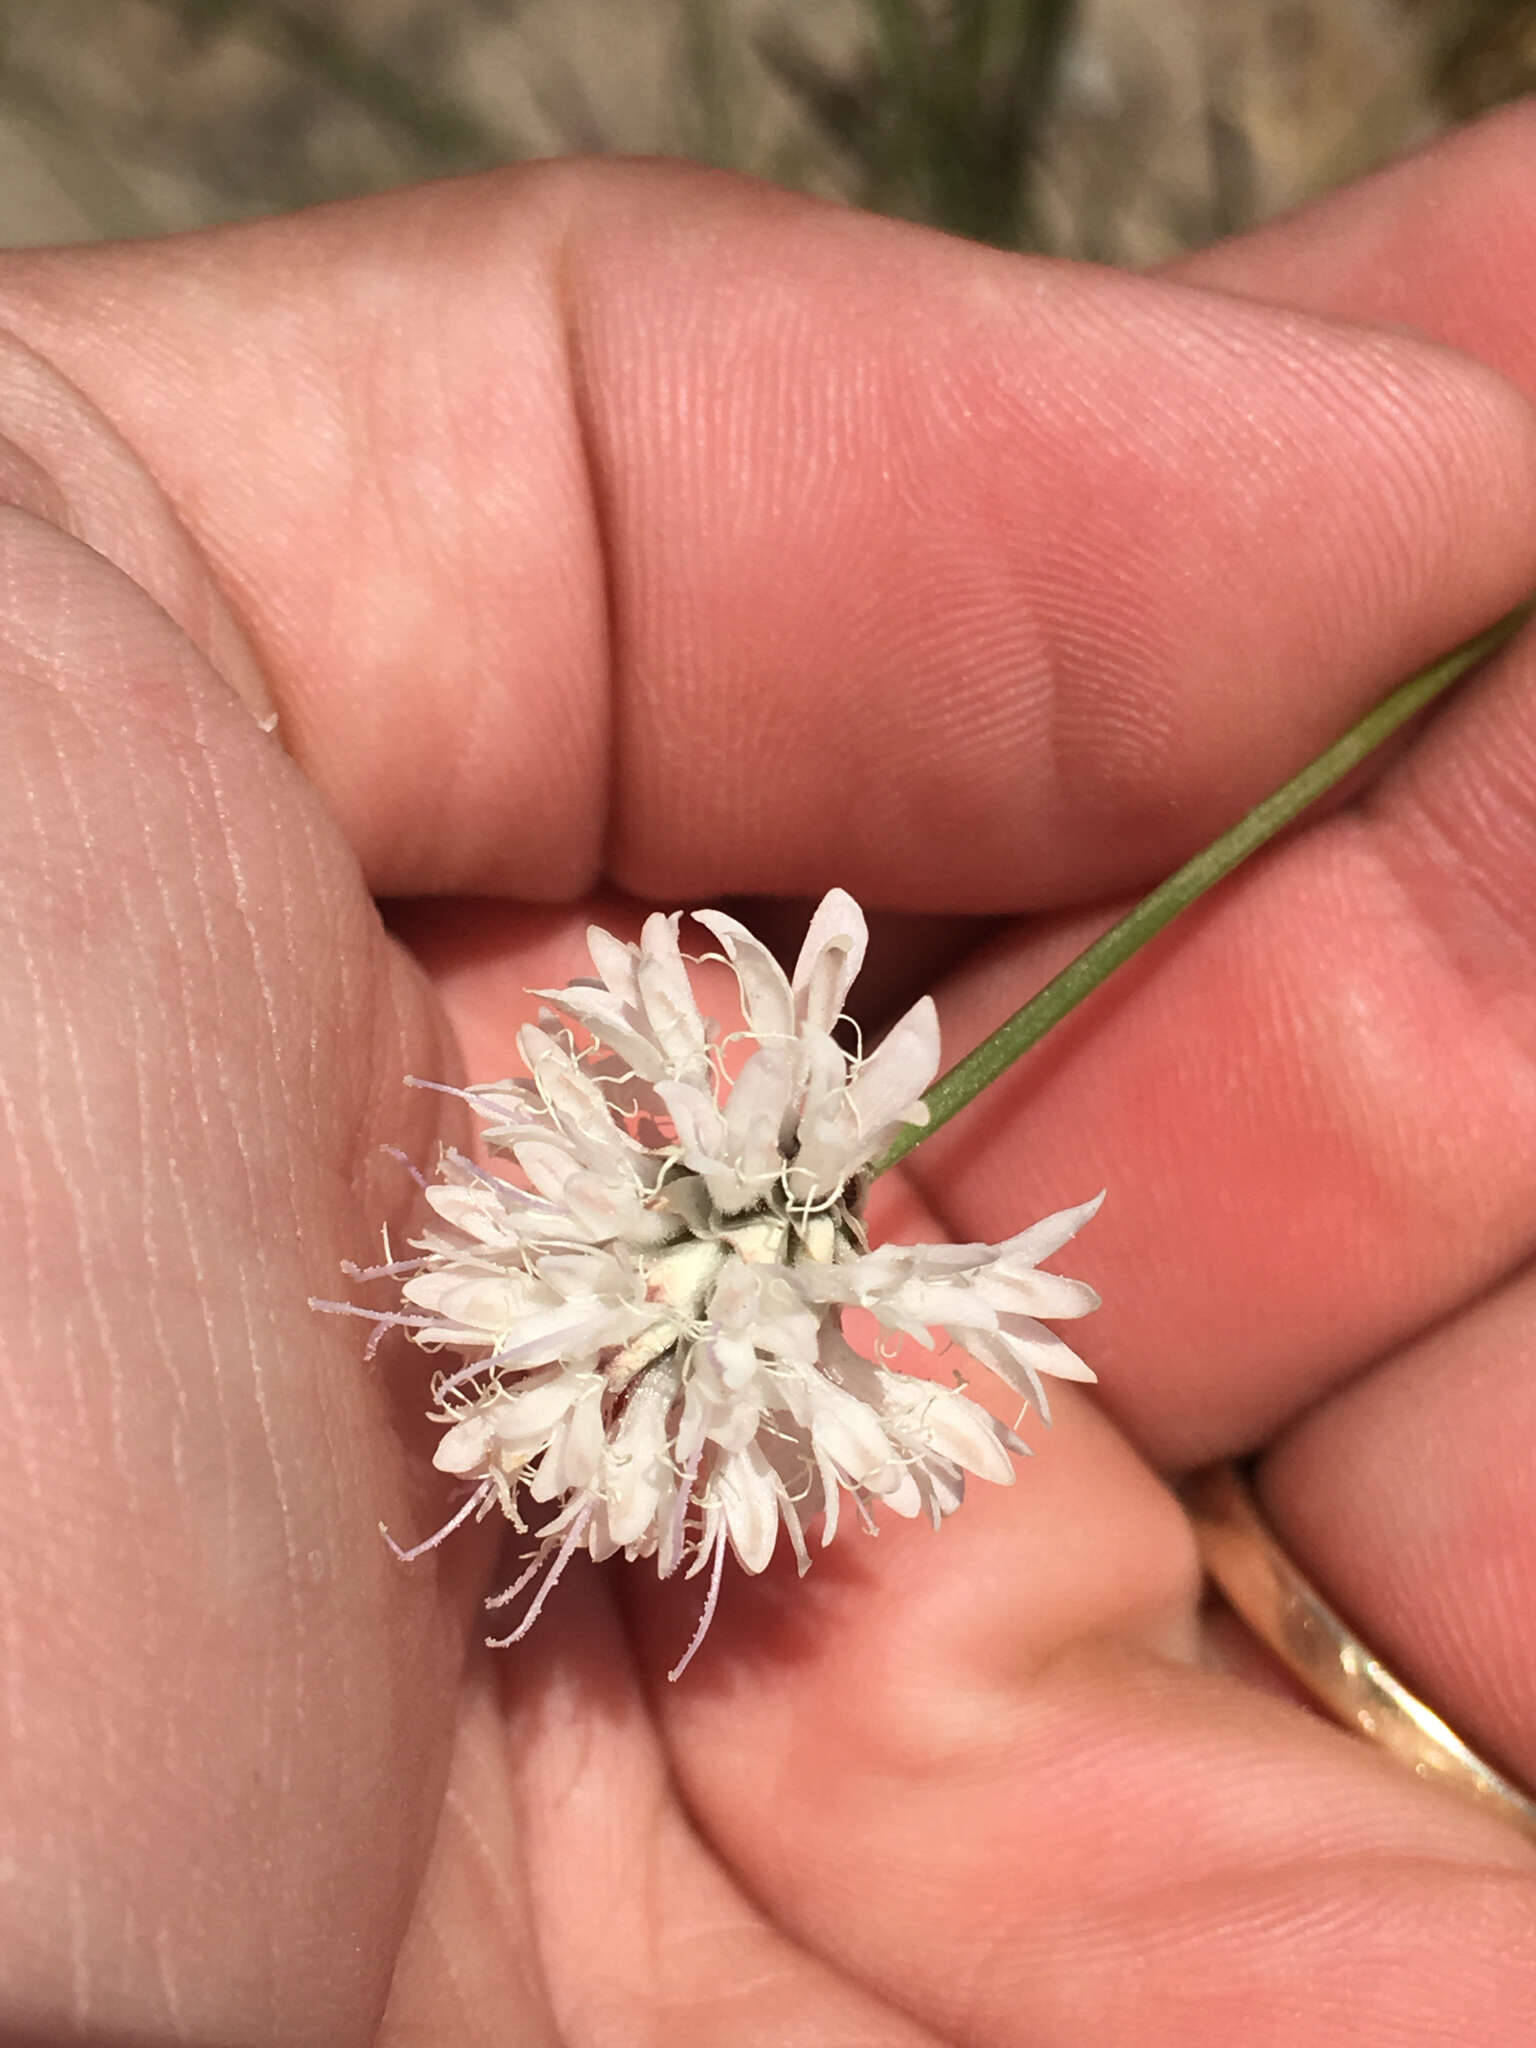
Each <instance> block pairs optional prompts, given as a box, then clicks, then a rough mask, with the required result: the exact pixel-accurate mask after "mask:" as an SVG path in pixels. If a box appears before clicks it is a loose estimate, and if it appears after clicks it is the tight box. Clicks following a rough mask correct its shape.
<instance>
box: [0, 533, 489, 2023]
mask: <svg viewBox="0 0 1536 2048" xmlns="http://www.w3.org/2000/svg"><path fill="white" fill-rule="evenodd" d="M0 549H3V573H0V594H3V612H0V644H3V649H4V668H5V688H4V690H3V692H0V721H3V724H4V733H3V737H0V755H3V758H4V759H5V761H6V763H7V767H8V773H9V777H10V783H9V787H10V809H9V811H8V814H7V820H6V828H5V831H4V834H3V837H0V867H3V886H0V919H3V923H4V937H5V946H4V950H5V957H6V960H7V962H8V963H9V966H10V971H9V972H8V973H7V974H6V975H5V976H3V977H0V1114H3V1116H4V1120H5V1128H6V1132H7V1145H6V1156H5V1165H4V1168H3V1171H0V1225H3V1230H4V1237H5V1242H6V1243H7V1245H8V1246H9V1247H10V1248H11V1259H10V1262H9V1264H8V1268H7V1315H6V1322H5V1329H4V1336H3V1343H0V1411H3V1415H4V1429H5V1440H6V1445H7V1452H8V1461H9V1471H10V1479H9V1483H8V1485H7V1487H6V1489H5V1493H4V1497H3V1506H0V1631H3V1637H4V1672H5V1680H4V1684H5V1711H6V1742H5V1747H4V1753H3V1759H0V1779H3V1789H0V1815H3V1822H0V1834H3V1854H0V1930H3V1932H0V1948H3V1951H4V1954H5V1956H6V1958H7V1962H6V1970H5V1981H4V1989H3V1991H0V2034H4V2035H6V2036H7V2037H10V2036H13V2035H14V2036H15V2037H17V2038H26V2039H34V2038H39V2039H40V2038H43V2037H45V2036H46V2037H47V2038H49V2039H53V2038H56V2037H57V2036H58V2035H59V2033H60V2031H61V2030H63V2031H68V2032H70V2033H71V2034H72V2035H73V2034H76V2033H81V2034H87V2033H88V2034H89V2035H90V2036H91V2037H92V2038H101V2039H106V2038H108V2037H110V2038H112V2039H124V2040H126V2039H129V2038H132V2039H135V2040H144V2041H151V2040H160V2039H170V2038H173V2037H174V2038H176V2039H179V2040H191V2039H196V2040H203V2041H216V2040H217V2041H226V2040H232V2039H235V2038H241V2039H249V2038H253V2032H252V2030H253V2029H255V2030H256V2032H258V2033H260V2034H262V2035H263V2036H264V2037H266V2038H271V2039H282V2040H284V2041H291V2042H294V2043H312V2044H314V2048H322V2044H324V2048H337V2044H352V2043H357V2044H361V2043H362V2042H364V2041H366V2040H369V2039H371V2038H372V2031H373V2026H374V2024H375V2021H376V2019H377V2015H378V2012H379V2010H380V2008H381V2006H382V2003H383V1999H384V1994H385V1990H386V1987H387V1982H388V1976H389V1966H390V1957H391V1953H392V1949H393V1945H394V1942H395V1940H396V1938H397V1936H398V1931H399V1926H400V1922H401V1919H402V1916H403V1902H404V1900H405V1899H406V1898H407V1897H408V1895H409V1890H410V1887H411V1885H412V1883H413V1882H414V1879H415V1876H416V1873H417V1869H418V1867H419V1863H420V1861H421V1859H422V1857H423V1856H424V1853H425V1849H426V1844H427V1837H428V1831H429V1825H430V1818H431V1813H432V1808H433V1803H434V1799H435V1796H436V1791H437V1786H438V1784H439V1782H440V1778H441V1772H442V1769H443V1766H444V1761H445V1754H446V1745H447V1736H448V1723H449V1716H450V1709H451V1694H452V1685H453V1674H454V1667H455V1662H456V1658H457V1655H458V1648H459V1643H460V1641H461V1631H462V1617H461V1616H460V1615H457V1614H455V1613H454V1612H453V1610H452V1608H451V1605H450V1604H449V1603H448V1602H447V1601H446V1600H445V1599H444V1598H443V1595H442V1586H441V1583H440V1581H439V1577H438V1575H437V1574H435V1573H434V1572H432V1571H431V1569H430V1567H429V1568H428V1570H427V1571H426V1572H425V1573H423V1574H420V1575H418V1576H417V1577H415V1578H414V1579H412V1578H411V1577H410V1576H409V1575H402V1574H401V1573H400V1572H399V1570H398V1569H397V1568H396V1566H395V1564H394V1561H393V1560H392V1559H390V1558H389V1557H388V1555H387V1553H386V1552H385V1550H384V1547H383V1545H382V1544H381V1543H380V1542H379V1540H378V1537H377V1534H376V1529H377V1524H378V1523H379V1521H380V1520H381V1519H387V1520H389V1521H391V1522H393V1523H396V1524H398V1523H399V1522H400V1520H401V1519H402V1517H403V1516H404V1515H406V1514H408V1513H409V1512H410V1511H411V1508H412V1505H413V1501H412V1498H411V1496H412V1493H413V1490H414V1487H415V1481H414V1479H413V1478H412V1477H408V1473H409V1472H410V1471H411V1469H412V1467H411V1463H410V1454H408V1452H407V1448H406V1446H405V1444H404V1442H403V1441H402V1437H403V1435H404V1433H405V1432H404V1423H403V1418H402V1415H401V1412H400V1408H401V1405H402V1404H400V1403H399V1402H397V1401H396V1400H393V1399H392V1398H391V1396H390V1393H389V1388H388V1383H387V1381H386V1380H385V1379H384V1377H383V1374H382V1369H381V1368H380V1367H375V1368H373V1369H372V1370H369V1371H365V1370H363V1369H362V1368H361V1367H360V1365H359V1351H360V1348H361V1347H360V1342H359V1339H358V1337H357V1336H356V1335H354V1331H355V1329H356V1326H355V1325H352V1324H350V1323H349V1324H342V1323H340V1322H339V1321H333V1320H322V1319H320V1318H318V1317H316V1316H315V1315H314V1314H313V1313H312V1312H311V1311H310V1309H309V1308H308V1307H307V1305H306V1302H307V1297H308V1296H310V1295H311V1294H317V1293H325V1294H334V1293H336V1292H337V1291H338V1286H339V1285H344V1284H345V1283H344V1282H342V1281H341V1278H340V1275H339V1274H338V1273H337V1271H336V1268H337V1266H338V1264H339V1262H340V1260H341V1258H342V1257H344V1256H351V1257H352V1258H354V1259H355V1258H359V1257H363V1258H366V1257H367V1256H369V1254H370V1252H371V1251H372V1246H371V1245H369V1244H368V1243H367V1242H359V1241H358V1238H357V1234H356V1233H357V1228H358V1226H357V1225H356V1223H355V1222H354V1217H355V1216H356V1215H357V1213H358V1210H359V1207H360V1206H361V1207H362V1208H363V1209H364V1210H365V1211H366V1212H367V1213H369V1214H370V1215H383V1214H388V1213H389V1211H390V1210H391V1208H394V1209H398V1208H399V1207H401V1206H402V1205H401V1204H400V1202H399V1199H398V1196H397V1195H392V1193H391V1191H390V1184H389V1183H388V1182H387V1181H386V1180H385V1179H384V1177H383V1175H382V1174H381V1173H380V1171H379V1168H378V1166H377V1164H376V1161H375V1156H374V1148H375V1146H376V1144H377V1137H378V1135H379V1134H376V1133H375V1131H374V1130H373V1128H372V1124H373V1120H374V1119H375V1118H376V1117H377V1118H380V1119H386V1118H387V1119H388V1121H389V1122H390V1123H392V1124H393V1126H394V1129H393V1131H392V1133H391V1134H392V1135H394V1136H396V1137H397V1138H398V1139H399V1141H400V1142H402V1143H405V1144H419V1145H423V1146H424V1145H426V1144H427V1143H428V1142H429V1131H430V1128H431V1124H430V1122H429V1119H428V1117H427V1116H426V1115H424V1114H423V1110H424V1108H425V1106H426V1105H425V1101H424V1099H423V1098H417V1099H416V1101H415V1103H414V1104H413V1103H412V1101H411V1100H409V1099H407V1100H405V1101H402V1100H401V1091H400V1088H399V1081H398V1076H399V1074H400V1072H401V1070H402V1069H403V1068H405V1067H408V1066H412V1065H417V1064H426V1063H432V1062H436V1063H442V1062H444V1061H445V1060H446V1059H447V1058H448V1052H447V1048H446V1046H445V1044H444V1042H443V1035H442V1033H441V1031H440V1029H439V1027H438V1026H437V1025H436V1024H435V1022H434V1021H433V1018H432V1016H431V1013H430V1012H429V1010H428V1008H427V1006H426V1003H425V1001H424V998H423V994H422V990H421V987H420V984H419V980H418V978H417V977H416V976H415V975H414V973H412V972H410V971H408V970H407V968H406V967H405V964H404V962H403V960H402V958H401V957H400V956H399V955H397V954H394V953H392V952H391V951H390V949H389V948H388V947H387V946H386V945H385V944H384V942H383V941H382V938H381V936H380V934H379V931H378V927H377V922H376V920H375V918H374V917H373V914H372V911H371V908H370V906H369V904H368V902H367V898H366V896H365V894H364V892H363V890H362V887H361V884H360V880H359V877H358V875H357V873H356V870H355V865H354V864H353V862H352V861H351V859H350V856H349V855H348V854H347V852H346V850H345V848H344V847H343V846H342V845H341V843H340V841H339V840H338V839H337V837H336V835H335V833H334V831H333V829H332V828H331V827H330V826H329V824H328V822H327V821H326V819H325V818H324V815H323V813H322V811H321V809H320V807H319V805H318V803H317V802H316V801H315V799H314V796H313V792H311V791H309V790H308V789H307V788H306V787H305V785H304V784H303V781H302V779H301V778H300V777H299V776H298V775H297V774H296V773H295V772H294V770H293V768H292V766H291V764H290V763H288V762H287V761H286V760H285V759H284V758H283V756H282V754H281V751H280V749H278V748H277V747H276V746H275V744H274V743H273V742H272V741H270V740H269V739H267V738H265V737H264V736H263V735H262V734H261V733H260V732H259V731H258V730H257V728H256V727H255V725H254V724H253V723H252V721H251V718H250V715H249V712H248V711H247V710H246V709H245V708H244V707H242V706H241V705H240V704H239V703H238V702H237V700H236V699H235V697H234V696H233V695H232V694H230V693H229V692H228V691H227V690H226V688H225V686H224V685H223V684H222V683H221V682H219V681H218V679H217V678H215V677H214V676H213V675H212V674H211V673H210V672H209V671H208V669H207V667H206V665H205V663H203V661H202V660H201V659H200V658H199V657H198V656H197V655H196V654H195V653H194V652H193V650H192V649H191V647H190V645H189V644H188V643H187V642H186V641H185V640H184V639H183V638H182V637H181V635H180V634H179V633H178V632H177V631H176V630H175V628H174V627H173V626H172V625H171V623H170V621H169V619H168V618H167V616H166V614H165V613H164V612H163V611H162V610H160V609H159V608H158V607H157V606H156V605H154V604H153V603H151V602H150V601H149V600H148V599H147V598H146V597H145V596H144V595H143V594H142V592H140V591H138V590H137V589H135V588H134V586H133V585H132V584H130V583H129V582H128V581H127V579H126V578H125V577H123V576H122V575H120V574H119V573H118V571H116V570H115V569H113V568H111V567H110V566H109V565H108V564H107V563H105V562H104V561H103V560H102V559H101V557H100V556H99V555H98V554H97V553H95V552H94V551H92V550H91V549H90V548H87V547H85V546H82V545H80V544H79V543H77V542H75V541H73V540H70V539H67V538H66V537H65V536H64V535H62V534H61V533H59V532H58V531H57V530H56V529H55V528H53V527H50V526H46V525H43V524H42V523H40V522H39V521H37V520H35V519H33V518H31V517H29V516H27V515H24V514H21V513H17V512H7V513H5V514H4V515H0ZM391 1173H393V1169H391ZM402 1181H403V1177H397V1179H396V1185H399V1184H400V1183H401V1182H402ZM403 1405H404V1407H405V1409H406V1410H407V1411H408V1410H409V1409H410V1408H412V1407H414V1406H415V1405H416V1404H415V1401H414V1400H413V1399H408V1400H407V1401H406V1402H405V1403H404V1404H403ZM381 1786H388V1787H390V1788H391V1796H390V1797H389V1798H388V1799H387V1800H386V1801H384V1802H382V1803H380V1800H379V1790H380V1787H381ZM318 1899H323V1900H324V1902H325V1910H324V1912H323V1913H319V1914H317V1913H316V1911H315V1902H316V1900H318ZM274 1956H279V1957H281V1959H282V1961H281V1966H280V1968H276V1969H274V1963H273V1958H274Z"/></svg>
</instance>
